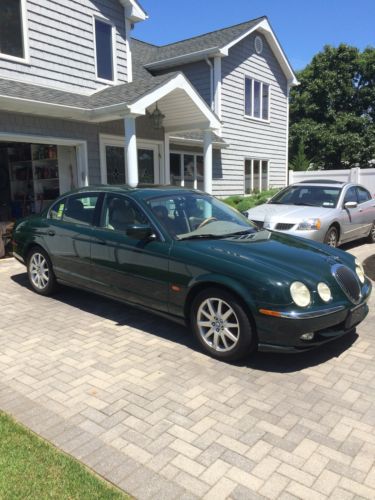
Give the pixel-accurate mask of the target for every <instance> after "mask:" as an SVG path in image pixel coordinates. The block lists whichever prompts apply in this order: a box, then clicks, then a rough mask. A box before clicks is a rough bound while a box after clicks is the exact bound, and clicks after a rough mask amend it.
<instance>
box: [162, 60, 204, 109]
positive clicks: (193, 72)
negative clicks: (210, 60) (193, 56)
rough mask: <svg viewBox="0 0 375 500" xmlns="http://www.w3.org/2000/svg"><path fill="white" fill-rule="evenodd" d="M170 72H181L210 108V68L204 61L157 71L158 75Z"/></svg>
mask: <svg viewBox="0 0 375 500" xmlns="http://www.w3.org/2000/svg"><path fill="white" fill-rule="evenodd" d="M171 71H181V72H182V73H184V75H185V76H186V78H187V79H188V80H189V81H190V83H191V84H192V85H193V87H195V88H196V90H197V91H198V92H199V94H200V95H201V96H202V97H203V99H204V100H205V101H206V103H207V104H208V105H209V106H210V107H211V75H210V67H209V65H208V64H207V62H206V61H197V62H195V63H191V64H184V65H180V66H173V68H172V69H167V70H165V71H158V72H157V74H158V75H164V74H166V73H170V72H171Z"/></svg>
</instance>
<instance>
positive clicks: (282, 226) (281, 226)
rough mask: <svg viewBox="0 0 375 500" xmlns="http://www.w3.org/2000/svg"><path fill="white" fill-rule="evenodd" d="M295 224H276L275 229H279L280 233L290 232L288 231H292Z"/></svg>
mask: <svg viewBox="0 0 375 500" xmlns="http://www.w3.org/2000/svg"><path fill="white" fill-rule="evenodd" d="M293 226H294V224H287V223H286V222H279V223H278V224H276V226H275V229H278V230H279V231H288V229H292V227H293Z"/></svg>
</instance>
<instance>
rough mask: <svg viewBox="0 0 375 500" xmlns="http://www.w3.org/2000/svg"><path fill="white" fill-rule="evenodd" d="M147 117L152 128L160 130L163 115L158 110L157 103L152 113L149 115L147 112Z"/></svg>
mask: <svg viewBox="0 0 375 500" xmlns="http://www.w3.org/2000/svg"><path fill="white" fill-rule="evenodd" d="M147 116H148V117H149V118H150V120H151V121H152V126H153V127H154V128H162V126H163V120H164V118H165V115H163V113H162V112H161V111H160V109H159V108H158V103H156V106H155V109H154V111H153V112H152V113H150V112H149V111H148V112H147Z"/></svg>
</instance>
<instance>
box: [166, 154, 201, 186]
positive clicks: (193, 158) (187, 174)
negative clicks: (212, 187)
mask: <svg viewBox="0 0 375 500" xmlns="http://www.w3.org/2000/svg"><path fill="white" fill-rule="evenodd" d="M170 169H171V170H170V172H171V184H173V185H174V186H184V187H188V188H193V189H203V156H202V155H197V154H194V153H171V155H170Z"/></svg>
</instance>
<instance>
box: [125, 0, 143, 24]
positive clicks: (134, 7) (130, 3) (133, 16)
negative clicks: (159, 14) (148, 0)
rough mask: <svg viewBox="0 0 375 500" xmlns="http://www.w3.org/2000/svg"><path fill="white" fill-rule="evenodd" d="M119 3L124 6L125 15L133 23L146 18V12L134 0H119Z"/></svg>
mask: <svg viewBox="0 0 375 500" xmlns="http://www.w3.org/2000/svg"><path fill="white" fill-rule="evenodd" d="M120 3H121V4H122V5H123V6H124V7H125V12H126V16H127V17H128V18H129V19H130V21H132V22H133V23H137V22H139V21H144V20H145V19H148V15H147V12H146V11H145V10H143V9H142V7H141V6H140V5H139V3H138V2H136V1H134V0H120Z"/></svg>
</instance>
